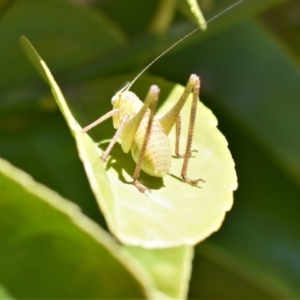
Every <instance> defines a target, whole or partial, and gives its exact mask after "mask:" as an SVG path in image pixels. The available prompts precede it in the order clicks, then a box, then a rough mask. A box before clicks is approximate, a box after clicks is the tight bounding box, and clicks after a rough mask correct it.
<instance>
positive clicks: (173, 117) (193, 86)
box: [160, 74, 203, 185]
mask: <svg viewBox="0 0 300 300" xmlns="http://www.w3.org/2000/svg"><path fill="white" fill-rule="evenodd" d="M191 92H193V100H192V106H191V113H190V122H189V130H188V137H187V144H186V149H185V153H184V155H180V153H179V137H180V131H181V118H180V111H181V109H182V108H183V105H184V104H185V102H186V101H187V99H188V97H189V95H190V93H191ZM199 92H200V79H199V77H198V76H197V75H195V74H192V75H191V76H190V78H189V81H188V83H187V85H186V87H185V90H184V92H183V94H182V95H181V97H180V99H179V100H178V102H177V103H176V104H175V105H174V106H173V107H172V108H171V109H170V110H169V112H167V113H166V114H165V115H164V116H162V117H161V118H160V123H161V125H162V126H163V128H164V129H165V131H166V133H167V134H169V133H170V131H171V129H172V127H173V126H174V125H175V124H176V142H175V153H176V155H177V156H179V157H181V156H183V157H184V160H183V165H182V170H181V177H182V180H183V181H185V182H187V183H189V184H191V185H197V184H198V182H199V181H203V180H202V179H190V178H189V177H188V176H187V169H188V163H189V159H190V157H191V153H192V152H194V151H195V150H193V151H192V142H193V134H194V127H195V121H196V112H197V104H198V101H199Z"/></svg>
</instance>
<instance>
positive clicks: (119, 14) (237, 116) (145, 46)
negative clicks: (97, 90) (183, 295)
mask: <svg viewBox="0 0 300 300" xmlns="http://www.w3.org/2000/svg"><path fill="white" fill-rule="evenodd" d="M167 2H168V1H166V3H167ZM234 2H235V1H231V0H215V1H214V0H202V1H200V0H199V3H200V6H201V8H202V9H203V12H204V14H205V16H206V19H209V18H210V17H212V16H214V15H216V14H217V13H219V12H220V11H222V10H223V9H224V8H226V7H228V6H229V5H230V4H232V3H234ZM162 3H164V1H158V0H155V1H154V0H151V1H140V0H128V1H127V0H103V1H100V0H98V1H96V0H94V1H88V0H86V1H84V0H81V1H80V0H77V1H75V0H74V1H71V0H69V1H67V0H53V1H42V0H14V1H13V0H8V1H4V0H2V1H1V2H0V45H1V47H0V66H1V67H0V70H1V71H0V117H1V118H0V156H1V157H3V158H5V159H7V160H9V161H10V162H11V163H13V164H14V165H15V166H17V167H19V168H21V169H23V170H25V171H26V172H28V173H29V174H30V175H32V176H33V178H34V179H35V180H37V181H38V182H41V183H43V184H45V185H46V186H48V187H50V188H51V189H53V190H55V191H57V192H58V193H59V194H61V195H62V196H63V197H65V198H67V199H69V200H71V201H73V202H75V203H77V204H78V205H79V206H80V207H81V209H82V211H83V212H84V213H85V214H86V215H87V216H89V217H90V218H91V219H93V220H95V221H96V222H98V223H99V224H101V226H103V227H104V228H105V222H104V219H103V217H102V215H101V213H100V212H99V209H98V206H97V204H96V201H95V199H94V196H93V194H92V193H91V190H90V188H89V184H88V181H87V179H86V177H85V174H84V171H83V167H82V165H81V162H80V161H79V158H78V157H77V152H76V148H75V144H74V140H73V138H72V136H71V135H70V133H69V130H68V128H67V126H66V124H65V121H64V120H63V117H62V116H61V113H60V112H59V111H58V109H57V107H56V105H55V103H54V101H53V99H52V96H51V95H50V92H49V89H48V87H47V86H46V85H45V84H44V83H43V82H42V80H41V79H40V78H39V76H38V74H37V73H36V72H35V70H34V69H33V68H32V66H31V65H30V63H29V61H28V59H27V58H26V56H25V55H24V52H23V50H22V48H21V46H20V43H19V38H20V36H21V35H25V36H27V37H28V38H29V39H30V40H31V42H32V43H33V45H34V46H35V47H36V48H37V50H38V51H39V53H40V54H41V55H42V57H43V58H44V59H45V61H46V62H47V64H48V66H49V67H50V69H51V71H52V72H53V74H54V76H55V78H56V79H57V81H58V83H59V84H60V86H61V87H62V89H63V91H64V92H65V94H66V95H67V96H68V99H69V101H70V105H71V107H72V108H73V109H74V113H75V114H76V115H77V116H78V119H79V120H80V121H81V122H82V123H83V124H82V125H85V124H87V123H88V122H90V121H92V120H93V118H94V117H96V116H100V115H101V112H103V111H105V110H106V109H107V107H109V105H110V98H111V96H112V95H113V94H114V92H115V90H111V91H108V90H107V89H106V90H105V91H104V92H103V93H101V94H100V95H95V94H93V93H92V92H91V95H89V94H86V95H85V94H84V95H82V94H80V93H79V92H78V91H80V87H82V86H84V85H86V84H87V85H88V84H89V83H90V82H93V81H95V80H97V81H98V82H99V83H100V84H101V80H104V79H105V78H107V77H114V76H119V75H123V74H127V73H132V74H136V73H137V72H139V71H140V70H141V69H142V68H144V67H145V66H146V65H147V63H149V62H150V61H151V59H153V58H154V57H156V56H157V55H158V54H160V53H161V52H162V51H163V50H165V49H166V47H167V46H169V45H171V44H172V43H173V42H175V41H177V40H178V39H179V38H180V37H182V36H183V35H184V34H186V33H188V32H190V31H191V30H192V29H193V28H195V26H196V24H195V23H194V22H193V18H192V17H191V16H190V14H189V13H187V11H188V10H187V7H186V6H185V5H186V4H185V2H184V1H182V2H181V1H178V5H175V4H176V1H174V7H172V5H170V7H169V8H168V13H169V15H170V18H169V19H168V17H167V15H168V14H167V13H166V17H165V18H164V21H165V22H166V23H165V24H163V23H162V22H161V23H159V24H160V25H161V26H157V25H155V23H154V20H157V19H156V17H157V12H158V11H159V5H161V4H162ZM299 53H300V2H299V1H297V0H244V2H243V3H242V4H241V5H239V6H238V7H236V8H234V9H233V10H231V11H230V12H228V13H227V14H225V15H223V16H222V17H220V18H219V19H217V20H215V21H214V22H212V23H211V24H209V26H208V29H207V31H206V32H204V33H203V32H198V33H196V34H194V35H193V36H192V37H190V38H189V39H187V40H186V41H184V42H183V43H181V44H180V45H178V47H176V48H174V49H173V50H172V51H171V52H170V53H168V54H167V55H166V56H165V57H163V58H162V59H160V60H159V61H158V62H157V63H155V64H154V65H153V66H152V67H151V68H150V69H149V71H148V72H149V73H151V74H153V75H157V76H160V77H163V78H165V79H168V80H171V81H174V82H178V83H181V84H183V85H185V83H186V81H187V79H188V77H189V75H190V74H191V73H196V74H198V75H199V76H200V77H201V80H202V87H201V100H202V101H203V102H204V103H205V104H206V105H207V106H208V107H210V108H211V109H212V110H213V112H214V113H215V115H216V116H217V118H218V120H219V128H220V130H221V131H222V132H223V134H224V135H225V136H226V138H227V140H228V142H229V148H230V150H231V152H232V155H233V158H234V160H235V162H236V170H237V174H238V178H239V188H238V190H237V192H236V193H235V196H234V198H235V204H234V206H233V209H232V210H231V211H230V212H229V213H228V215H227V217H226V219H225V222H224V225H223V226H222V228H221V230H220V231H219V232H217V233H216V234H214V235H213V236H211V237H210V238H208V239H207V240H206V241H205V242H203V243H201V244H199V245H197V247H196V248H195V258H194V262H193V271H192V278H191V282H190V290H189V297H190V298H197V299H246V298H247V299H283V298H288V299H296V298H298V297H300V285H299V278H300V218H299V217H300V117H299V115H300V64H299V62H300V56H299ZM136 86H138V82H137V83H136ZM116 88H118V86H117V87H116ZM89 97H91V99H88V98H89ZM84 98H86V100H85V99H84ZM82 99H83V100H82ZM84 101H92V102H94V103H95V106H94V111H88V110H84V107H85V106H84ZM100 104H101V105H100ZM97 105H98V106H99V111H98V107H97ZM110 125H111V124H109V122H108V124H105V125H104V127H103V129H102V130H103V134H104V135H107V137H109V136H111V132H112V128H110V127H111V126H110ZM106 129H107V131H106ZM0 195H1V191H0ZM0 201H1V199H0ZM15 222H16V223H17V222H18V219H15ZM0 226H1V219H0ZM0 254H1V252H0ZM0 267H1V264H0ZM6 267H7V266H6ZM4 279H5V278H2V279H1V277H0V280H2V281H1V282H0V292H1V286H2V285H3V286H4V289H5V284H3V282H4V281H5V280H4ZM83 295H84V292H83ZM0 297H1V294H0Z"/></svg>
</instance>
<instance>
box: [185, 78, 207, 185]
mask: <svg viewBox="0 0 300 300" xmlns="http://www.w3.org/2000/svg"><path fill="white" fill-rule="evenodd" d="M189 82H191V83H192V86H193V101H192V106H191V113H190V122H189V131H188V137H187V143H186V149H185V154H184V160H183V164H182V169H181V177H182V180H183V181H185V182H187V183H189V184H191V185H197V184H198V182H199V181H203V182H204V180H203V179H200V178H199V179H191V178H189V177H188V176H187V169H188V163H189V160H190V157H191V153H192V152H193V151H192V150H191V149H192V142H193V135H194V128H195V121H196V113H197V105H198V100H199V93H200V79H199V77H198V76H196V75H191V77H190V80H189Z"/></svg>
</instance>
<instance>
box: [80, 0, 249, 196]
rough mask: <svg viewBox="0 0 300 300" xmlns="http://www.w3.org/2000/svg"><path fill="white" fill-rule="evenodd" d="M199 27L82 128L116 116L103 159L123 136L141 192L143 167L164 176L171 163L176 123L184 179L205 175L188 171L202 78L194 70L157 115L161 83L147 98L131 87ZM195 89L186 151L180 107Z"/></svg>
mask: <svg viewBox="0 0 300 300" xmlns="http://www.w3.org/2000/svg"><path fill="white" fill-rule="evenodd" d="M241 2H243V0H240V1H237V2H236V3H235V4H233V5H231V6H230V7H228V8H227V9H225V10H224V11H222V12H221V13H219V14H218V15H216V16H215V17H213V18H212V19H210V20H209V21H208V22H206V23H205V24H204V25H203V26H206V25H207V24H208V23H209V22H211V21H213V20H214V19H216V18H217V17H219V16H220V15H222V14H224V13H225V12H227V11H228V10H230V9H232V8H233V7H234V6H236V5H238V4H240V3H241ZM198 30H199V27H198V28H196V29H195V30H193V31H192V32H190V33H189V34H188V35H186V36H184V37H183V38H182V39H180V40H179V41H178V42H176V43H175V44H173V45H172V46H171V47H169V48H168V49H167V50H165V51H164V52H163V53H161V54H160V55H159V56H158V57H157V58H155V59H154V60H153V61H152V62H151V63H150V64H149V65H147V66H146V68H144V69H143V70H142V71H141V72H140V73H139V74H138V75H137V76H136V77H135V78H134V80H133V81H131V83H129V84H127V85H126V86H125V87H124V88H123V89H121V90H120V91H118V92H117V93H116V95H114V96H113V97H112V100H111V103H112V105H113V109H112V110H111V111H109V112H108V113H106V114H105V115H103V116H101V117H100V118H99V119H98V120H96V121H95V122H93V123H91V124H90V125H88V126H86V127H85V128H83V129H82V132H87V131H89V130H90V129H91V128H93V127H95V126H96V125H98V124H100V123H102V122H103V121H105V120H106V119H108V118H110V117H112V118H113V126H114V128H115V129H117V131H116V132H115V134H114V136H113V138H112V140H111V141H110V143H109V146H108V147H107V149H106V150H105V151H104V153H103V155H102V160H103V161H104V162H106V160H107V158H108V156H109V154H110V152H111V150H112V148H113V147H114V145H115V144H116V142H117V141H118V140H119V139H120V140H121V146H122V149H123V151H124V152H125V153H128V152H129V151H130V150H131V153H132V156H133V159H134V161H135V163H136V168H135V171H134V174H133V184H134V185H135V186H136V187H137V189H138V190H139V191H140V192H143V193H145V192H146V191H149V190H148V189H147V188H146V187H145V186H143V185H142V184H141V183H140V182H139V175H140V171H141V170H143V171H144V172H145V173H147V174H149V175H151V176H155V177H163V176H165V175H166V174H167V173H168V172H169V170H170V167H171V160H172V149H171V145H170V141H169V138H168V135H169V133H170V131H171V129H172V128H173V126H174V125H175V127H176V142H175V155H176V156H177V157H183V164H182V169H181V178H182V181H184V182H186V183H188V184H191V185H194V186H197V185H198V183H199V182H200V181H202V182H204V180H203V179H201V178H197V179H191V178H189V177H188V175H187V170H188V163H189V160H190V158H191V154H192V152H193V151H196V150H192V140H193V131H194V126H195V121H196V110H197V103H198V101H199V92H200V79H199V77H198V76H197V75H195V74H192V75H191V76H190V78H189V80H188V83H187V85H186V87H185V90H184V92H183V94H182V95H181V97H180V99H179V100H178V102H177V103H176V104H175V105H174V106H173V108H171V109H170V110H169V112H167V113H166V114H165V115H163V116H155V112H156V106H157V102H158V96H159V87H158V86H156V85H152V86H151V87H150V89H149V92H148V95H147V96H146V99H145V101H144V102H142V101H141V100H140V99H139V98H138V96H137V95H136V94H134V93H133V92H131V91H129V89H130V88H131V86H132V85H133V83H134V82H135V81H136V80H137V79H138V78H139V77H140V76H141V75H142V74H143V73H144V72H145V71H146V70H147V69H148V68H149V67H150V66H151V65H152V64H153V63H155V62H156V61H157V60H158V59H159V58H161V57H162V56H163V55H164V54H165V53H167V52H168V51H169V50H170V49H172V48H173V47H175V46H176V45H177V44H178V43H180V42H182V41H183V40H185V39H186V38H187V37H189V36H190V35H191V34H193V33H195V32H196V31H198ZM191 93H192V95H193V97H192V105H191V112H190V120H189V129H188V138H187V143H186V148H185V152H184V154H181V153H180V152H179V140H180V134H181V117H180V111H181V109H182V107H183V105H184V104H185V102H186V101H187V99H188V98H189V95H190V94H191Z"/></svg>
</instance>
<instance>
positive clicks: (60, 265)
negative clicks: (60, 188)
mask: <svg viewBox="0 0 300 300" xmlns="http://www.w3.org/2000/svg"><path fill="white" fill-rule="evenodd" d="M0 189H1V195H2V196H1V198H0V220H1V221H0V224H1V226H0V239H1V248H0V280H1V284H2V286H3V287H5V293H7V291H9V294H11V295H13V296H16V297H18V298H28V299H34V298H35V299H44V298H47V297H50V298H52V299H54V298H69V297H71V298H75V297H82V298H86V297H88V298H93V297H95V298H99V297H112V298H119V297H124V296H125V295H126V296H127V297H142V295H143V293H142V287H143V288H145V289H146V291H147V292H146V293H149V295H150V294H152V295H154V292H153V291H154V289H153V283H152V281H151V279H150V277H149V276H148V275H147V273H146V272H145V271H144V270H143V269H142V268H141V267H140V266H139V265H138V264H137V263H136V261H135V259H133V258H132V257H131V255H129V254H128V253H127V252H125V251H124V249H122V248H121V247H119V245H117V244H116V242H115V241H114V240H113V239H111V237H109V236H108V235H107V233H105V232H104V231H103V230H102V229H101V228H100V227H99V226H98V225H97V224H95V223H94V222H92V221H91V220H90V219H88V218H87V217H86V216H85V215H83V214H82V213H81V211H80V209H79V208H78V206H76V205H74V204H73V203H71V202H69V201H67V200H65V199H64V198H62V197H61V196H60V195H58V194H57V193H56V192H54V191H52V190H50V189H48V188H47V187H45V186H43V185H41V184H39V183H37V182H35V181H34V180H33V179H32V177H31V176H29V175H28V174H26V173H25V172H23V171H21V170H19V169H17V168H15V167H13V166H12V165H11V164H10V163H8V162H7V161H5V160H3V159H0ZM103 270H105V272H103ZM28 274H30V276H28ZM115 278H118V280H117V281H114V280H115ZM112 281H114V284H113V285H111V282H112ZM3 293H4V291H3V289H2V294H3Z"/></svg>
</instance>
